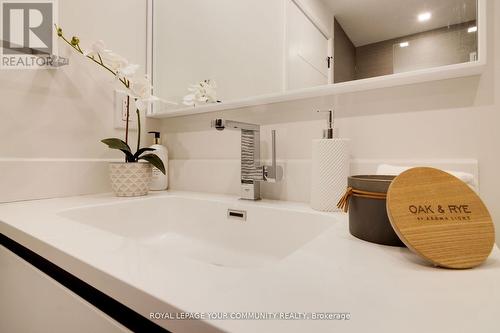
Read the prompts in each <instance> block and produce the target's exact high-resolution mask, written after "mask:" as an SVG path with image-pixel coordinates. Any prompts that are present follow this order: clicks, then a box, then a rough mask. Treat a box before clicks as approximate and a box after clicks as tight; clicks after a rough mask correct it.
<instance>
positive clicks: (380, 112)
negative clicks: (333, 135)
mask: <svg viewBox="0 0 500 333" xmlns="http://www.w3.org/2000/svg"><path fill="white" fill-rule="evenodd" d="M488 6H489V8H488V13H489V14H488V15H489V16H488V19H489V20H488V25H489V27H488V66H487V69H486V70H485V72H484V74H483V75H482V76H481V77H478V76H477V77H468V78H460V79H452V80H446V81H438V82H432V83H425V84H418V85H412V86H404V87H396V88H388V89H378V90H373V91H367V92H359V93H352V94H347V95H343V96H340V97H338V98H334V97H330V98H318V99H312V100H305V101H300V102H293V103H282V104H275V105H267V106H261V107H254V108H247V109H240V110H233V111H224V112H218V113H213V114H206V115H199V116H186V117H180V118H173V119H168V120H163V124H162V131H163V132H164V134H165V135H166V138H167V142H168V147H169V151H170V154H171V157H172V159H173V160H172V161H171V175H170V176H171V177H170V181H171V185H172V188H174V189H183V190H199V191H207V192H222V193H231V194H238V193H239V154H240V151H239V145H240V141H239V133H238V132H236V131H224V132H216V131H215V130H212V129H210V128H209V127H210V119H212V118H215V117H221V116H222V117H226V118H229V119H235V120H242V121H249V122H256V123H261V124H263V125H264V126H263V133H262V139H263V141H264V142H263V146H264V148H263V154H264V157H267V158H268V157H269V149H268V147H269V135H268V133H269V130H270V129H271V128H276V129H278V149H279V151H278V158H279V159H281V160H282V163H284V164H285V167H286V176H287V179H286V180H285V181H284V182H283V183H282V184H279V185H274V184H265V186H264V187H263V193H264V196H265V197H267V198H276V199H289V200H296V201H308V198H309V178H310V175H309V172H310V168H309V162H310V157H311V140H312V139H313V138H319V137H321V130H322V128H324V121H323V120H320V118H318V115H317V114H316V113H315V109H316V108H323V109H325V108H328V107H331V106H333V105H334V104H335V105H336V110H337V116H338V119H337V126H338V128H339V130H340V134H341V136H343V137H348V138H351V139H352V155H353V158H354V159H379V160H380V159H381V160H384V159H386V160H389V159H390V160H393V159H398V160H401V159H402V160H405V159H408V160H409V159H411V160H428V159H452V160H454V159H477V160H478V161H479V171H480V190H481V196H482V197H483V199H484V200H485V202H486V204H487V205H488V207H489V209H490V211H491V213H492V215H493V216H494V219H495V220H496V221H497V226H498V228H499V229H500V224H499V223H498V221H500V204H499V203H498V197H500V176H499V175H498V172H499V170H500V150H499V146H500V131H499V130H498V126H499V124H500V90H499V87H498V85H499V84H500V43H498V42H496V40H498V36H500V5H499V4H495V3H494V1H489V2H488ZM497 241H500V233H498V236H497Z"/></svg>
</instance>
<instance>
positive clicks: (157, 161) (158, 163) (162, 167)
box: [139, 154, 167, 175]
mask: <svg viewBox="0 0 500 333" xmlns="http://www.w3.org/2000/svg"><path fill="white" fill-rule="evenodd" d="M139 159H140V160H145V161H148V162H149V163H151V164H152V165H153V166H154V167H156V168H158V169H159V170H160V171H161V172H162V173H163V174H164V175H166V174H167V173H166V171H165V165H164V164H163V162H162V160H161V159H160V158H159V157H158V156H156V155H155V154H147V155H144V156H141V157H139Z"/></svg>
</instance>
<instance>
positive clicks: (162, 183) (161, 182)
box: [149, 132, 168, 191]
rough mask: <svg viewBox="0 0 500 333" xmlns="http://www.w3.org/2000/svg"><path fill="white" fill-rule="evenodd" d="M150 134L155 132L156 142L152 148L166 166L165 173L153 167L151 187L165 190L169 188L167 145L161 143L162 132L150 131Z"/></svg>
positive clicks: (151, 188) (154, 189)
mask: <svg viewBox="0 0 500 333" xmlns="http://www.w3.org/2000/svg"><path fill="white" fill-rule="evenodd" d="M149 134H154V136H155V138H154V140H155V141H154V142H155V144H154V145H152V146H151V147H150V148H152V149H154V150H155V151H154V154H156V155H157V156H158V157H159V158H160V159H161V160H162V162H163V165H164V166H165V174H163V172H161V171H160V170H159V169H158V168H156V167H153V178H152V179H151V185H150V187H149V189H150V190H151V191H164V190H166V189H167V188H168V150H167V148H166V147H165V146H162V144H161V138H160V132H149Z"/></svg>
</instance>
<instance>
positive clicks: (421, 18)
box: [418, 12, 432, 22]
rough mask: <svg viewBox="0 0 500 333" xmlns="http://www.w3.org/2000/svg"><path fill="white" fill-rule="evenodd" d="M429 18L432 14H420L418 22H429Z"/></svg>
mask: <svg viewBox="0 0 500 333" xmlns="http://www.w3.org/2000/svg"><path fill="white" fill-rule="evenodd" d="M431 16H432V14H431V13H430V12H425V13H421V14H419V15H418V21H419V22H425V21H429V20H430V19H431Z"/></svg>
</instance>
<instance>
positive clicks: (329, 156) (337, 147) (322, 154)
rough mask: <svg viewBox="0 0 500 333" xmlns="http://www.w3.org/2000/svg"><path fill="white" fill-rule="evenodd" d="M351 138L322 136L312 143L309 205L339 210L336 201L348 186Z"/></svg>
mask: <svg viewBox="0 0 500 333" xmlns="http://www.w3.org/2000/svg"><path fill="white" fill-rule="evenodd" d="M349 146H350V140H349V139H321V140H313V143H312V168H311V169H312V175H311V207H312V208H313V209H315V210H319V211H323V212H335V211H339V209H338V208H337V203H338V202H339V200H340V198H341V197H342V196H343V195H344V193H345V190H346V188H347V177H349V173H350V149H349Z"/></svg>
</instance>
